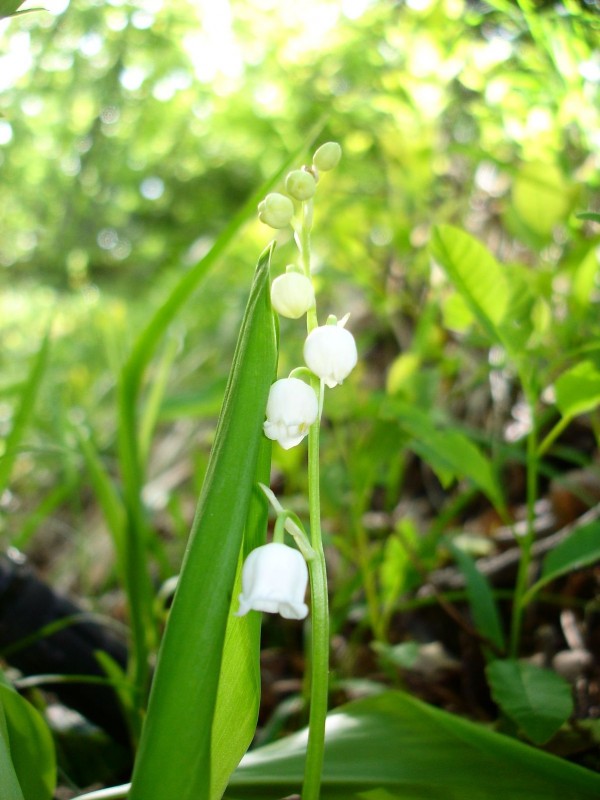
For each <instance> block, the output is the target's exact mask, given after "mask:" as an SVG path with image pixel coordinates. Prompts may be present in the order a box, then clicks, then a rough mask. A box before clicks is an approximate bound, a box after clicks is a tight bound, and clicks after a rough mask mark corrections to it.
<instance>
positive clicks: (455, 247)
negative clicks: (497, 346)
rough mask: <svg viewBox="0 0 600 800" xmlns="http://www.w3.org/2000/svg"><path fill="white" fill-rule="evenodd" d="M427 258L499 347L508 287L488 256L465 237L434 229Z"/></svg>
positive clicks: (455, 230) (438, 227) (445, 228)
mask: <svg viewBox="0 0 600 800" xmlns="http://www.w3.org/2000/svg"><path fill="white" fill-rule="evenodd" d="M430 249H431V254H432V256H433V257H434V258H435V260H436V261H437V262H438V263H439V265H440V266H441V267H442V268H443V269H444V271H445V272H446V274H447V275H448V278H449V279H450V281H451V282H452V283H453V284H454V286H455V287H456V289H457V290H458V292H459V293H460V295H461V296H462V298H463V299H464V301H465V302H466V304H467V306H468V307H469V309H470V310H471V312H472V314H473V315H474V316H475V317H476V319H477V320H478V321H479V323H480V324H481V326H482V327H483V329H484V330H485V331H486V333H487V334H488V336H489V337H490V339H492V341H496V342H499V343H503V338H502V336H501V333H500V325H501V323H502V321H503V320H504V318H505V316H506V314H507V313H508V312H509V297H510V292H509V285H508V282H507V279H506V275H505V274H504V272H503V270H502V268H501V267H500V265H499V264H498V262H497V261H496V260H495V258H494V257H493V256H492V255H491V253H490V252H489V251H488V250H487V249H486V248H485V247H484V246H483V245H482V244H481V243H480V242H478V241H477V239H474V238H473V237H472V236H470V235H469V234H468V233H465V232H464V231H461V230H459V229H458V228H454V227H453V226H451V225H436V226H435V227H434V228H433V233H432V236H431V244H430Z"/></svg>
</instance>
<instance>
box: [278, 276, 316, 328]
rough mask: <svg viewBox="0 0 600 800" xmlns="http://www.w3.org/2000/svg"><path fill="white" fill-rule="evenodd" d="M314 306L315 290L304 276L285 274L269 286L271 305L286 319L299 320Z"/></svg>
mask: <svg viewBox="0 0 600 800" xmlns="http://www.w3.org/2000/svg"><path fill="white" fill-rule="evenodd" d="M314 304H315V290H314V289H313V285H312V282H311V280H310V279H309V278H307V277H306V275H302V274H301V273H299V272H286V273H285V275H279V277H277V278H275V280H274V281H273V283H272V284H271V305H272V306H273V308H274V309H275V311H276V312H277V313H278V314H281V316H282V317H288V319H299V318H300V317H301V316H302V315H303V314H306V312H307V311H308V309H309V308H312V307H313V306H314Z"/></svg>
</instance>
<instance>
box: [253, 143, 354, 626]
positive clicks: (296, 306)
mask: <svg viewBox="0 0 600 800" xmlns="http://www.w3.org/2000/svg"><path fill="white" fill-rule="evenodd" d="M341 154H342V149H341V147H340V145H339V144H338V143H337V142H326V143H325V144H323V145H321V146H320V147H319V148H318V150H317V151H316V152H315V154H314V156H313V161H312V165H311V166H309V167H307V166H304V167H302V168H301V169H296V170H293V171H292V172H290V173H289V174H288V176H287V178H286V181H285V189H286V192H287V195H285V194H280V193H278V192H273V193H271V194H268V195H267V196H266V197H265V199H264V200H263V201H262V202H261V203H260V204H259V206H258V216H259V219H260V220H261V221H262V222H264V223H265V224H267V225H270V226H271V227H272V228H276V229H281V228H285V227H287V226H288V225H289V224H290V223H291V221H292V218H293V216H294V211H295V207H294V202H293V200H296V201H298V202H301V203H310V204H311V209H312V198H313V196H314V194H315V192H316V188H317V181H318V180H319V173H320V172H327V171H328V170H331V169H334V167H336V166H337V164H338V163H339V160H340V157H341ZM290 198H292V199H290ZM310 217H311V214H309V215H308V216H307V215H306V214H305V215H304V218H303V224H304V225H307V226H308V228H307V229H309V227H310V223H307V219H310ZM305 230H306V229H305ZM298 240H300V241H301V240H302V236H299V237H298V236H297V241H298ZM307 261H308V259H305V264H306V263H307ZM305 269H306V273H305V272H302V271H300V270H299V269H297V268H296V267H294V266H293V265H290V266H288V267H287V270H286V272H285V273H284V274H283V275H279V276H278V277H277V278H275V280H274V281H273V283H272V285H271V304H272V307H273V309H274V310H275V311H276V312H277V313H278V314H280V315H281V316H283V317H287V318H289V319H299V318H300V317H302V316H304V314H307V313H309V318H308V319H309V324H308V327H309V333H308V336H307V337H306V339H305V342H304V350H303V355H304V363H305V365H306V366H305V367H300V368H298V370H294V371H293V372H296V373H298V372H299V373H302V372H307V373H312V375H313V376H314V378H313V380H312V382H311V383H312V385H311V383H308V382H306V381H304V380H301V379H300V378H297V377H293V376H291V377H288V378H281V379H279V380H277V381H275V383H273V385H272V386H271V388H270V391H269V397H268V400H267V408H266V420H265V422H264V425H263V430H264V433H265V436H267V437H268V438H269V439H272V440H273V441H276V442H278V444H279V445H280V446H281V447H283V448H284V449H285V450H289V449H290V448H292V447H296V446H297V445H299V444H300V443H301V442H302V440H303V439H304V438H305V436H307V434H308V432H309V429H310V428H311V426H313V425H318V422H319V415H320V400H319V395H318V392H317V391H315V388H313V387H315V386H316V388H319V386H320V394H321V402H322V393H323V387H324V386H327V387H329V388H333V387H335V386H338V385H339V384H341V383H342V381H344V379H345V378H346V377H347V376H348V375H349V374H350V372H351V371H352V370H353V369H354V367H355V366H356V363H357V357H358V356H357V350H356V343H355V341H354V337H353V336H352V334H351V333H350V331H348V330H346V328H345V327H344V326H345V323H346V320H347V317H344V318H343V319H342V320H340V321H339V322H338V321H337V319H336V318H335V317H331V318H330V319H328V320H327V324H325V325H321V326H319V325H317V322H316V309H315V292H314V287H313V283H312V279H311V275H310V274H309V273H310V267H309V266H308V265H307V266H306V267H305ZM307 273H308V274H307ZM315 378H316V379H318V382H317V381H316V380H315ZM306 586H307V569H306V563H305V562H304V557H303V555H302V554H301V553H300V552H299V551H298V550H295V549H294V548H291V547H288V546H287V545H284V544H282V543H281V542H271V543H270V544H267V545H264V546H263V547H258V548H257V549H256V550H253V551H252V552H251V553H250V555H249V556H248V557H247V559H246V561H245V563H244V567H243V571H242V593H241V594H240V598H239V599H240V609H239V611H238V615H240V616H242V615H244V614H246V613H247V612H248V611H249V610H251V609H254V610H257V611H268V612H278V613H279V614H281V616H283V617H286V618H288V619H302V618H303V617H305V616H306V614H307V613H308V608H307V606H306V605H305V604H304V593H305V591H306Z"/></svg>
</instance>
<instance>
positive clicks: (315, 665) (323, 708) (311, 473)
mask: <svg viewBox="0 0 600 800" xmlns="http://www.w3.org/2000/svg"><path fill="white" fill-rule="evenodd" d="M317 385H318V382H317ZM308 485H309V506H310V534H311V544H312V548H313V550H314V551H315V558H314V559H313V560H312V561H310V562H309V563H308V569H309V573H310V592H311V605H312V632H311V659H310V671H311V674H310V715H309V722H308V747H307V751H306V764H305V767H304V785H303V787H302V800H318V799H319V794H320V787H321V772H322V770H323V755H324V747H325V718H326V716H327V697H328V684H329V604H328V598H327V569H326V565H325V554H324V552H323V542H322V539H321V508H320V496H319V421H318V420H317V421H316V422H315V423H314V424H313V425H312V426H311V429H310V431H309V434H308Z"/></svg>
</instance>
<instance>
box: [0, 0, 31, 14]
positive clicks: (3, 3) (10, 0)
mask: <svg viewBox="0 0 600 800" xmlns="http://www.w3.org/2000/svg"><path fill="white" fill-rule="evenodd" d="M24 2H25V0H0V19H2V18H3V17H11V16H12V15H13V14H14V13H15V11H16V10H17V9H18V8H19V6H22V5H23V4H24Z"/></svg>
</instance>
